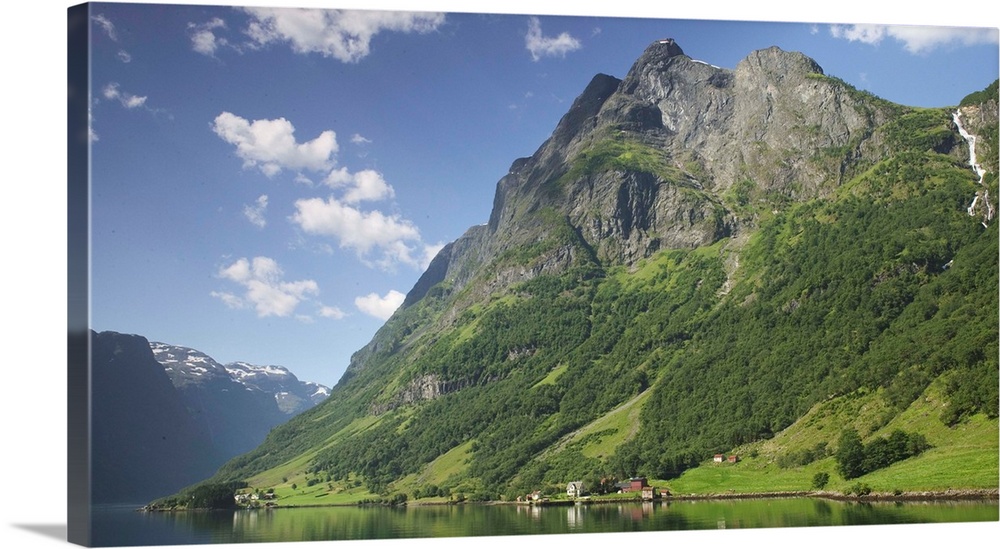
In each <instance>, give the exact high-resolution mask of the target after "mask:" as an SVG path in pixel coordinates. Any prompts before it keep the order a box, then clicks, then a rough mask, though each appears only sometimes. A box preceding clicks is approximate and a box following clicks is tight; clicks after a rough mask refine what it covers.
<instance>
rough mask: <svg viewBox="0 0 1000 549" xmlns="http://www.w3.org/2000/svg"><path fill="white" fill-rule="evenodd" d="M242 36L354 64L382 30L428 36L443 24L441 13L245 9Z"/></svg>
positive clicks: (366, 51)
mask: <svg viewBox="0 0 1000 549" xmlns="http://www.w3.org/2000/svg"><path fill="white" fill-rule="evenodd" d="M244 10H245V11H246V12H247V13H249V14H250V16H251V17H252V20H251V21H250V23H249V25H248V27H247V29H246V33H247V35H248V36H249V37H250V39H251V40H252V41H253V43H254V44H255V45H256V46H257V47H262V46H266V45H268V44H271V43H274V42H287V43H288V44H289V46H290V47H291V48H292V51H294V52H295V53H301V54H308V53H318V54H320V55H322V56H324V57H332V58H334V59H338V60H340V61H343V62H345V63H356V62H358V61H360V60H361V59H363V58H364V57H366V56H367V55H368V54H369V52H370V47H371V40H372V38H373V37H374V36H375V35H376V34H378V33H380V32H382V31H396V32H404V33H410V32H417V33H428V32H431V31H434V30H436V29H437V28H438V27H439V26H440V25H442V24H443V23H444V20H445V16H444V14H441V13H406V12H392V11H350V10H322V9H288V8H262V7H248V8H244Z"/></svg>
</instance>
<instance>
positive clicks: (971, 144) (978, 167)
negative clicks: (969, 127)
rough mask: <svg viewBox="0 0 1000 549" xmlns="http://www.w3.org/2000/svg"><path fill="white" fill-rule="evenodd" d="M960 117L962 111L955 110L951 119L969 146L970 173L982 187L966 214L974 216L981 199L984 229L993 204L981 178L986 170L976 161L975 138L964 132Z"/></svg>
mask: <svg viewBox="0 0 1000 549" xmlns="http://www.w3.org/2000/svg"><path fill="white" fill-rule="evenodd" d="M961 116H962V111H961V110H956V111H955V112H954V114H952V116H951V118H952V120H954V121H955V125H956V126H958V134H959V135H961V136H962V138H963V139H965V141H966V143H968V144H969V165H970V166H972V171H974V172H976V175H977V176H978V177H979V185H980V186H981V187H983V189H982V190H980V191H977V192H976V196H974V197H973V198H972V204H970V205H969V208H968V212H969V215H970V216H975V215H976V211H977V208H976V206H977V205H978V204H979V199H980V198H982V199H983V203H984V204H986V212H985V213H984V214H983V227H986V223H987V222H988V221H992V220H993V204H992V203H990V191H989V189H987V188H986V187H985V185H983V176H985V175H986V170H985V169H984V168H983V167H982V165H980V164H979V162H978V161H977V160H976V136H974V135H972V134H971V133H969V132H967V131H966V130H965V127H963V126H962V118H961Z"/></svg>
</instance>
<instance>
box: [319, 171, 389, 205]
mask: <svg viewBox="0 0 1000 549" xmlns="http://www.w3.org/2000/svg"><path fill="white" fill-rule="evenodd" d="M324 182H325V183H326V184H327V185H329V186H330V187H332V188H334V189H337V188H341V187H347V191H346V192H345V193H344V196H343V201H344V202H346V203H348V204H357V203H358V202H362V201H365V200H371V201H378V200H385V199H388V198H392V197H394V196H396V191H395V190H394V189H393V188H392V186H391V185H389V184H388V183H386V182H385V179H384V178H383V177H382V174H380V173H378V172H376V171H374V170H362V171H360V172H357V173H353V174H352V173H350V172H348V171H347V168H340V169H337V170H333V171H331V172H330V174H329V175H328V176H327V177H326V180H325V181H324Z"/></svg>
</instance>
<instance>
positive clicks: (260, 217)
mask: <svg viewBox="0 0 1000 549" xmlns="http://www.w3.org/2000/svg"><path fill="white" fill-rule="evenodd" d="M266 211H267V195H266V194H262V195H260V196H259V197H257V200H256V201H255V202H254V203H253V204H244V205H243V215H244V216H246V218H247V220H249V221H250V223H253V224H254V225H256V226H258V227H260V228H261V229H263V228H264V227H265V226H267V219H265V218H264V213H265V212H266Z"/></svg>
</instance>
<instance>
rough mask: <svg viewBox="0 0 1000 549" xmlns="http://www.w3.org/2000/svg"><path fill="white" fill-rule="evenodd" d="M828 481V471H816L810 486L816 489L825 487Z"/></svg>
mask: <svg viewBox="0 0 1000 549" xmlns="http://www.w3.org/2000/svg"><path fill="white" fill-rule="evenodd" d="M828 482H830V473H826V472H823V473H816V474H815V475H813V483H812V487H813V488H815V489H817V490H822V489H823V488H826V485H827V483H828Z"/></svg>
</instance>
